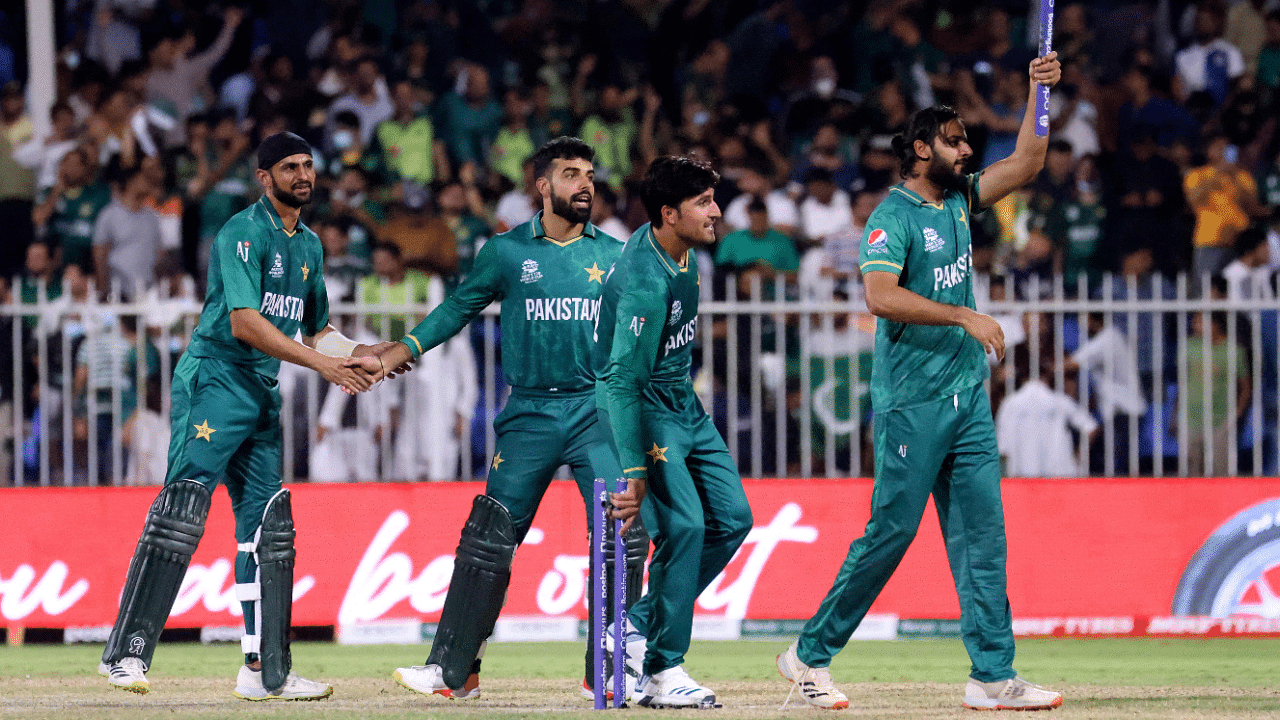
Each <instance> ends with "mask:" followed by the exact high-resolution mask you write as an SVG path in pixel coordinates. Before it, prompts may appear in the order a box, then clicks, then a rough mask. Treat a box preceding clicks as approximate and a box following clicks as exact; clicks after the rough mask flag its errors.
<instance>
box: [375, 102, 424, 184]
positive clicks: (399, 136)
mask: <svg viewBox="0 0 1280 720" xmlns="http://www.w3.org/2000/svg"><path fill="white" fill-rule="evenodd" d="M375 136H376V137H377V140H378V145H379V146H380V147H381V148H382V156H383V162H385V163H386V166H387V169H388V170H390V171H391V174H392V175H394V176H395V177H397V178H404V179H407V180H414V181H416V182H418V183H420V184H422V185H430V184H431V183H432V181H434V180H435V179H436V172H435V163H434V160H433V159H432V155H431V148H432V145H434V144H435V141H436V131H435V128H434V127H433V126H432V125H431V119H430V118H428V117H426V116H423V117H417V118H414V119H413V120H410V121H409V122H408V123H407V124H404V125H401V124H400V123H399V122H397V121H395V120H384V121H382V123H381V124H379V125H378V130H377V132H376V133H375Z"/></svg>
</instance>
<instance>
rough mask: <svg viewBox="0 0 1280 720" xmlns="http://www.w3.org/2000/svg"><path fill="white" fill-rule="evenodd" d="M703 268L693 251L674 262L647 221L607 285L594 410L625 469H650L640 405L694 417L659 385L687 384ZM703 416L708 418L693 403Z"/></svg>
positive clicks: (636, 471)
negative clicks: (600, 413)
mask: <svg viewBox="0 0 1280 720" xmlns="http://www.w3.org/2000/svg"><path fill="white" fill-rule="evenodd" d="M698 283H699V280H698V263H697V260H696V259H695V258H694V257H693V256H692V254H691V253H685V256H684V258H682V260H681V262H676V261H675V260H672V259H671V256H670V255H668V254H667V252H666V251H665V250H663V249H662V247H661V246H659V245H658V241H657V239H656V238H654V236H653V231H652V229H651V228H650V226H649V224H648V223H645V225H643V226H642V227H641V228H640V229H639V230H636V231H635V233H634V234H633V235H632V236H631V239H630V240H628V241H627V245H626V248H625V249H624V250H623V251H622V257H621V258H619V259H618V262H617V263H615V264H614V266H613V270H612V271H610V273H609V277H608V279H607V281H606V282H605V287H604V301H603V302H602V303H601V304H600V321H599V324H598V326H597V327H598V332H597V336H598V341H597V345H596V366H597V367H598V368H600V382H599V383H597V385H596V405H597V406H598V407H600V408H603V409H604V410H605V412H606V413H607V415H608V418H609V424H610V425H611V427H612V430H613V436H614V439H615V440H616V441H617V445H618V456H619V459H620V460H621V461H622V467H623V471H624V472H625V473H626V474H628V475H637V474H642V473H643V472H644V470H645V448H644V446H643V445H642V444H641V443H642V440H641V438H642V433H641V431H640V414H641V404H642V402H643V403H644V404H645V405H647V406H649V407H656V408H658V409H660V410H662V411H666V412H668V413H669V414H673V415H677V416H679V415H684V414H686V413H689V412H690V407H695V406H691V405H689V404H688V403H680V407H671V406H670V404H669V403H668V402H667V401H666V400H665V398H666V397H668V395H667V394H666V393H663V394H659V393H658V392H656V391H655V390H654V388H653V385H654V384H663V385H673V384H683V385H687V386H688V395H689V396H692V395H693V386H692V381H691V380H690V378H689V371H690V368H691V367H692V365H693V338H694V334H695V331H696V330H697V327H698ZM696 409H697V413H698V415H699V416H701V415H703V414H705V412H704V411H702V409H701V405H696Z"/></svg>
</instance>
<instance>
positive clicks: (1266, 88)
mask: <svg viewBox="0 0 1280 720" xmlns="http://www.w3.org/2000/svg"><path fill="white" fill-rule="evenodd" d="M1265 27H1266V44H1265V45H1263V46H1262V49H1261V50H1260V51H1259V54H1258V72H1257V87H1258V90H1259V92H1261V93H1262V101H1263V103H1265V104H1267V105H1271V104H1273V103H1274V102H1275V101H1276V89H1277V88H1280V10H1271V11H1270V12H1268V13H1267V17H1266V25H1265Z"/></svg>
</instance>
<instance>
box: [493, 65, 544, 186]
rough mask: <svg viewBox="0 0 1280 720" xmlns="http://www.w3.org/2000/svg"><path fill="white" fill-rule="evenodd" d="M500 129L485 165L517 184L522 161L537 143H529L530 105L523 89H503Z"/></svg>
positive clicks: (522, 176) (531, 109) (531, 152)
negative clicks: (504, 97)
mask: <svg viewBox="0 0 1280 720" xmlns="http://www.w3.org/2000/svg"><path fill="white" fill-rule="evenodd" d="M504 108H505V109H504V115H503V120H502V129H500V130H498V137H496V138H494V140H493V146H492V147H491V148H489V168H490V169H491V170H493V171H495V172H497V173H498V174H499V175H502V176H503V177H505V178H507V179H508V180H510V181H511V184H512V185H519V184H520V183H521V182H523V180H524V170H523V167H524V161H525V160H528V159H529V158H531V157H533V153H534V151H535V150H536V149H537V147H538V146H536V145H534V144H533V134H532V133H531V132H530V131H529V114H530V113H531V112H532V111H533V106H532V105H531V104H530V103H529V101H528V100H527V99H526V98H525V96H524V93H522V92H521V91H520V90H518V89H515V88H512V89H510V90H507V94H506V101H505V106H504Z"/></svg>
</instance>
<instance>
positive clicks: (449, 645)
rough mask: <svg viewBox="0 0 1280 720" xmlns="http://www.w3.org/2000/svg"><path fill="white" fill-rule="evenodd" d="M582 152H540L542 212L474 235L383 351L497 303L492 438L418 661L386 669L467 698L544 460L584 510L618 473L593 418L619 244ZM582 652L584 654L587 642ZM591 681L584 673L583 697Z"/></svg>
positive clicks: (639, 546)
mask: <svg viewBox="0 0 1280 720" xmlns="http://www.w3.org/2000/svg"><path fill="white" fill-rule="evenodd" d="M594 155H595V153H594V151H593V150H592V149H591V146H590V145H587V144H586V143H584V142H582V141H581V140H578V139H576V138H567V137H562V138H558V139H556V140H552V141H551V142H549V143H547V144H546V145H544V146H543V147H542V148H541V149H540V150H538V152H537V153H535V154H534V156H533V164H534V172H535V174H536V177H537V187H538V191H539V192H540V193H541V194H542V207H543V209H542V211H541V212H539V213H538V214H537V215H535V216H534V217H533V219H531V220H530V221H529V222H527V223H524V224H523V225H520V226H519V227H516V228H513V229H512V230H510V231H508V232H505V233H502V234H500V235H497V236H495V237H493V238H492V239H490V240H489V241H488V242H486V243H485V244H484V247H482V248H481V250H480V252H479V253H478V254H477V256H476V260H475V265H474V267H473V268H472V269H471V272H470V273H469V274H468V275H467V278H466V279H465V280H464V281H463V282H462V284H461V285H460V286H459V287H458V289H457V290H456V291H455V292H454V293H453V294H452V295H450V296H449V297H448V298H446V299H445V301H444V302H443V303H441V304H440V306H439V307H438V308H436V309H435V310H433V311H432V312H431V314H430V315H428V316H427V317H426V319H424V320H423V321H422V322H421V323H419V324H418V326H417V327H415V328H414V329H413V330H412V331H411V332H410V333H409V334H408V335H406V336H405V337H404V339H403V340H401V341H400V343H396V344H395V345H394V347H393V349H392V350H391V351H390V352H388V353H386V354H384V355H383V356H382V359H383V361H384V362H385V363H386V366H387V367H388V368H393V367H398V366H400V365H401V364H402V363H404V362H406V361H408V360H411V359H412V358H416V357H418V356H419V355H421V354H422V353H424V352H426V351H428V350H430V349H431V348H433V347H435V346H436V345H439V344H440V343H442V342H444V341H445V340H447V339H449V338H450V337H452V336H454V335H455V334H457V333H458V332H459V331H461V330H462V329H463V328H464V327H466V325H467V323H469V322H470V321H471V320H472V319H473V318H475V317H476V316H477V315H479V314H480V311H482V310H483V309H484V308H485V307H487V306H488V305H489V304H490V303H491V302H493V301H495V300H497V301H500V302H501V307H502V369H503V374H504V376H505V378H506V381H507V383H508V384H509V385H511V397H510V399H508V400H507V404H506V407H504V408H503V410H502V412H501V413H500V414H499V415H498V417H497V419H496V420H495V421H494V424H493V425H494V430H496V431H497V434H498V438H497V444H496V446H495V452H494V455H493V460H492V463H491V465H490V471H489V477H488V482H487V483H486V486H485V494H484V495H482V496H479V497H477V498H476V502H475V505H474V506H473V509H472V513H471V517H470V518H469V519H468V520H467V523H466V526H465V527H464V528H463V534H462V542H461V543H460V544H459V546H458V556H457V559H456V561H455V564H454V574H453V580H452V581H451V583H450V586H449V594H448V596H447V598H446V599H445V604H444V608H443V610H442V611H441V616H440V623H439V627H438V630H437V632H436V638H435V642H434V643H432V646H431V654H430V656H429V657H428V658H427V664H426V665H420V666H415V667H407V668H398V669H397V670H396V671H395V674H394V677H395V678H396V680H397V681H398V682H400V684H402V685H404V686H405V687H407V688H409V689H411V690H414V691H416V692H420V693H424V694H439V695H446V696H449V697H455V698H472V697H476V696H478V695H479V687H478V683H479V676H478V670H479V658H480V657H481V656H483V652H484V641H485V639H486V638H487V637H488V636H489V635H490V634H491V633H492V632H493V628H494V623H495V622H496V621H497V618H498V612H499V611H500V610H501V608H502V600H503V597H504V595H505V593H506V586H507V583H508V582H509V580H510V563H511V556H512V554H513V553H514V551H515V547H516V546H517V545H519V543H520V542H521V541H523V540H524V536H525V533H527V532H528V531H529V526H530V524H531V523H532V522H533V516H534V513H536V512H537V510H538V504H539V503H540V502H541V501H542V496H543V494H544V493H545V492H546V490H547V487H548V485H549V484H550V483H551V480H552V478H553V477H554V475H555V472H556V469H557V468H559V467H560V466H561V465H568V466H569V467H570V468H571V469H572V471H573V477H574V480H575V481H576V482H577V483H578V490H579V491H580V492H581V493H582V499H583V502H584V503H586V504H587V507H588V509H589V508H590V503H591V497H592V495H593V493H594V483H595V478H606V479H616V478H619V477H621V476H622V470H621V468H620V467H619V465H618V460H617V456H616V454H615V453H614V451H613V449H612V447H611V446H610V443H609V437H608V435H607V433H606V432H605V430H604V429H603V428H602V427H600V425H599V424H598V422H597V416H596V402H595V394H594V392H595V378H596V375H595V370H594V367H593V365H592V352H593V349H594V346H595V342H594V340H593V333H594V328H595V320H596V313H597V312H598V311H599V308H600V294H601V292H602V290H603V289H604V277H605V274H606V273H607V272H608V271H609V267H610V266H611V265H613V262H614V260H615V259H616V258H617V257H618V255H619V254H620V253H621V252H622V243H621V242H619V241H618V240H616V239H615V238H612V237H610V236H609V235H606V234H604V233H603V232H601V231H600V230H598V229H597V228H596V227H595V226H594V225H592V224H591V222H590V217H591V203H592V201H593V199H594V197H595V184H594V177H595V170H594V167H593V165H592V159H593V158H594ZM362 352H363V350H362ZM587 517H588V518H590V517H591V513H590V512H589V511H588V513H587ZM648 549H649V541H648V538H647V536H645V535H643V534H642V533H639V532H632V533H631V534H630V535H629V536H628V551H627V555H628V567H629V568H630V571H629V572H628V575H629V576H630V579H631V582H630V583H629V587H631V588H632V593H631V594H632V595H633V597H638V594H639V592H640V587H641V582H640V581H641V580H642V579H643V572H644V561H645V558H646V556H647V554H648ZM587 654H588V660H589V657H590V654H591V647H588V653H587ZM587 667H588V668H589V667H590V665H589V664H587ZM590 681H591V673H590V672H589V671H588V672H587V673H586V679H585V680H584V683H583V694H584V695H585V696H586V697H588V698H590V697H593V695H592V694H591V692H590V688H591V682H590Z"/></svg>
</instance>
